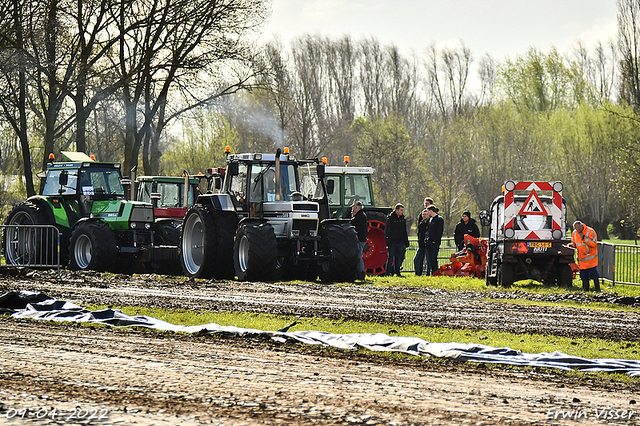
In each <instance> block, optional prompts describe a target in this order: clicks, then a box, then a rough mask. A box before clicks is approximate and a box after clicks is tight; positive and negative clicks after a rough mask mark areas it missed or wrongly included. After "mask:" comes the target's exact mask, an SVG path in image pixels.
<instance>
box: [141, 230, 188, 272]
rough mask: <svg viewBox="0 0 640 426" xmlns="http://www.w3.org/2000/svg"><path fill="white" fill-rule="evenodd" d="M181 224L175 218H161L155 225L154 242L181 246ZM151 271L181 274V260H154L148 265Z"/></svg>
mask: <svg viewBox="0 0 640 426" xmlns="http://www.w3.org/2000/svg"><path fill="white" fill-rule="evenodd" d="M180 228H181V225H180V224H179V223H176V221H174V220H160V221H157V222H156V223H155V224H154V225H153V232H154V234H155V235H154V243H155V244H156V245H165V246H179V245H180ZM146 268H147V270H149V269H150V272H153V273H156V274H162V275H181V274H182V264H181V263H180V260H174V261H167V260H165V261H163V262H161V263H156V262H152V263H150V264H149V265H147V266H146Z"/></svg>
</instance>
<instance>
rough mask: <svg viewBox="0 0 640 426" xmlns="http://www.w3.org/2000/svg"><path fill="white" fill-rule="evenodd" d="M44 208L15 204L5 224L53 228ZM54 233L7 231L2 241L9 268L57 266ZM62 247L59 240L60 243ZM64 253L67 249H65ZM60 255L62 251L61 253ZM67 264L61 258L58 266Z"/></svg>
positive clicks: (38, 230)
mask: <svg viewBox="0 0 640 426" xmlns="http://www.w3.org/2000/svg"><path fill="white" fill-rule="evenodd" d="M45 208H47V207H46V206H44V205H42V204H41V203H33V202H31V201H24V202H22V203H20V204H17V205H16V206H15V207H14V208H13V209H12V210H11V212H10V213H9V216H8V217H7V220H6V222H5V224H6V225H53V223H52V222H51V221H50V220H49V214H48V213H47V211H45ZM57 240H58V238H57V234H52V233H51V232H50V231H49V230H46V229H37V230H34V229H26V230H18V229H15V228H13V229H12V228H6V229H5V232H4V236H3V240H2V248H3V252H4V256H5V260H6V262H7V263H8V264H12V265H36V264H40V265H51V266H55V265H56V264H57V261H58V259H57V257H58V250H57V245H58V241H57ZM60 244H62V241H60ZM65 252H66V250H65ZM60 253H61V254H62V250H61V251H60ZM66 264H67V260H66V258H64V259H63V258H62V256H61V257H60V265H62V266H64V265H66Z"/></svg>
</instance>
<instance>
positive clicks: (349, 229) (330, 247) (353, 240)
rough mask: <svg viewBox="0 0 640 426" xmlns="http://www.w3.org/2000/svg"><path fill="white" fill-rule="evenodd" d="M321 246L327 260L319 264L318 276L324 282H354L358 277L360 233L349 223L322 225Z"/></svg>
mask: <svg viewBox="0 0 640 426" xmlns="http://www.w3.org/2000/svg"><path fill="white" fill-rule="evenodd" d="M320 236H321V241H320V246H321V247H322V251H323V253H324V254H325V255H328V256H327V258H326V259H324V260H321V261H320V263H319V264H318V268H317V271H318V274H319V275H320V280H321V281H323V282H354V281H355V280H356V278H357V275H358V264H359V262H360V250H359V248H358V233H357V232H356V229H355V228H354V227H353V226H351V225H350V224H348V223H330V224H325V225H321V228H320Z"/></svg>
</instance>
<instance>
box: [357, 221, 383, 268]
mask: <svg viewBox="0 0 640 426" xmlns="http://www.w3.org/2000/svg"><path fill="white" fill-rule="evenodd" d="M366 214H367V219H368V222H369V232H368V233H367V246H368V247H369V250H367V251H366V252H364V253H362V258H363V260H364V270H365V272H366V273H367V274H369V275H382V274H384V272H385V266H386V264H387V242H386V240H385V238H384V228H385V225H386V223H387V216H386V215H385V214H384V213H380V212H366Z"/></svg>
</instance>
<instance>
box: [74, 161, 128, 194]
mask: <svg viewBox="0 0 640 426" xmlns="http://www.w3.org/2000/svg"><path fill="white" fill-rule="evenodd" d="M79 179H80V191H81V194H82V195H96V194H108V195H120V196H123V195H124V188H123V187H122V182H121V175H120V171H119V170H117V169H111V168H91V169H80V178H79Z"/></svg>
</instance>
